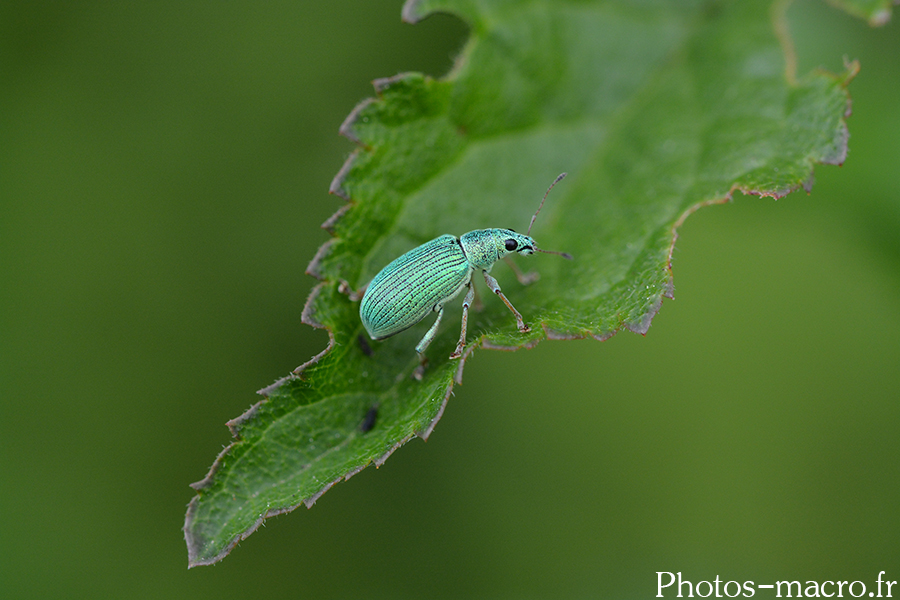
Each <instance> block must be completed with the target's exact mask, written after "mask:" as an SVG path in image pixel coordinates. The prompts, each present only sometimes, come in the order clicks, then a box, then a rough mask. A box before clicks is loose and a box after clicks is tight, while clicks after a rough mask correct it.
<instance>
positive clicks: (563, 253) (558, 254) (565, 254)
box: [535, 248, 572, 260]
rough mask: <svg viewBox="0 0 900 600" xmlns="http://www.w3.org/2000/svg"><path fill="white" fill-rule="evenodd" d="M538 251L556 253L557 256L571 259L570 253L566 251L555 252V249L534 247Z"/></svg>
mask: <svg viewBox="0 0 900 600" xmlns="http://www.w3.org/2000/svg"><path fill="white" fill-rule="evenodd" d="M535 250H537V251H538V252H543V253H544V254H556V255H557V256H562V257H563V258H565V259H568V260H572V255H571V254H569V253H568V252H557V251H556V250H541V249H540V248H535Z"/></svg>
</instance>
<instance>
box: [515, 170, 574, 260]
mask: <svg viewBox="0 0 900 600" xmlns="http://www.w3.org/2000/svg"><path fill="white" fill-rule="evenodd" d="M565 176H566V173H560V174H559V177H557V178H556V179H554V180H553V183H551V184H550V187H548V188H547V192H546V193H545V194H544V197H543V198H541V205H540V206H538V209H537V210H536V211H534V216H533V217H531V223H530V224H529V225H528V233H526V234H525V235H531V228H532V227H534V220H535V219H537V216H538V213H539V212H541V209H542V208H544V200H546V199H547V194H549V193H550V190H552V189H553V186H554V185H556V184H557V183H559V182H560V181H562V178H563V177H565ZM569 258H571V257H569Z"/></svg>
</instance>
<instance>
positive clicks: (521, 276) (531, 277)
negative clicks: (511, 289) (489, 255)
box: [503, 256, 541, 285]
mask: <svg viewBox="0 0 900 600" xmlns="http://www.w3.org/2000/svg"><path fill="white" fill-rule="evenodd" d="M503 261H504V262H505V263H506V264H507V265H509V268H510V269H512V272H513V273H515V274H516V279H518V280H519V283H521V284H522V285H528V284H531V283H534V282H535V281H537V280H538V279H540V278H541V274H540V273H538V272H537V271H528V272H527V273H523V272H522V269H520V268H519V266H518V265H517V264H516V263H515V262H513V260H512V259H511V258H510V257H508V256H504V257H503Z"/></svg>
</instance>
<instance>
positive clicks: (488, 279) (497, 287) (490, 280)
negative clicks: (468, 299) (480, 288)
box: [482, 271, 531, 333]
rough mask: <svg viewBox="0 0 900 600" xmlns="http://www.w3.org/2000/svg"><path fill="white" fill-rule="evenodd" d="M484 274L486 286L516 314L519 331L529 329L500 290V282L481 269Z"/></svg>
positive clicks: (524, 331) (525, 331)
mask: <svg viewBox="0 0 900 600" xmlns="http://www.w3.org/2000/svg"><path fill="white" fill-rule="evenodd" d="M482 273H483V274H484V280H485V281H486V282H487V284H488V287H489V288H491V291H492V292H494V293H495V294H497V295H498V296H500V299H501V300H503V303H504V304H506V307H507V308H508V309H509V310H511V311H512V314H514V315H515V316H516V326H517V327H518V328H519V331H521V332H522V333H528V332H529V331H531V327H529V326H528V325H526V324H525V321H524V320H523V319H522V315H520V314H519V311H517V310H516V307H515V306H513V305H512V302H510V301H509V300H507V299H506V296H504V295H503V292H502V291H501V290H500V284H499V283H497V280H496V279H494V278H493V277H491V276H490V274H489V273H488V272H487V271H482Z"/></svg>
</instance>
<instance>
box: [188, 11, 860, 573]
mask: <svg viewBox="0 0 900 600" xmlns="http://www.w3.org/2000/svg"><path fill="white" fill-rule="evenodd" d="M421 4H422V2H421V1H420V0H408V1H407V2H406V4H405V6H404V8H403V19H404V20H405V21H407V22H410V23H415V22H417V21H419V20H421V19H422V18H424V17H425V16H427V14H428V12H427V11H422V10H421ZM779 5H780V6H779ZM776 7H777V8H776V9H775V10H774V11H773V22H774V26H775V29H776V32H777V34H778V37H779V38H780V39H781V42H782V48H783V50H784V53H785V56H786V58H787V60H786V63H787V64H786V72H785V77H786V79H787V81H788V83H789V84H790V85H792V86H793V85H795V84H796V80H795V73H794V68H795V66H794V65H795V64H796V61H795V59H794V55H793V47H792V45H791V43H790V38H789V37H788V36H787V35H781V34H784V33H786V28H784V12H783V5H782V4H781V3H776ZM460 16H462V17H463V18H465V15H460ZM858 71H859V64H858V63H857V62H856V61H853V62H851V63H848V64H847V65H846V71H845V73H844V74H842V75H841V76H838V75H834V74H828V75H829V76H830V77H833V78H834V79H835V80H836V81H837V82H838V83H839V84H840V86H841V87H842V88H844V89H846V86H847V84H849V82H850V81H851V80H852V79H853V78H854V77H855V75H856V74H857V73H858ZM403 77H404V75H398V76H396V77H391V78H385V79H379V80H376V81H374V82H373V85H374V87H375V91H376V94H377V95H378V96H380V95H381V92H382V91H383V90H384V89H386V88H387V87H389V86H390V84H391V83H392V82H393V81H397V80H399V79H402V78H403ZM379 101H381V100H380V98H378V99H376V98H369V99H367V100H364V101H363V102H361V103H360V104H358V105H357V106H356V107H355V108H354V109H353V111H351V113H350V114H349V115H348V116H347V118H346V119H345V120H344V122H343V123H342V124H341V127H340V129H339V132H340V134H341V135H343V136H345V137H347V138H348V139H350V140H352V141H353V142H355V143H356V144H357V145H358V147H357V148H356V150H354V151H353V152H352V153H351V155H350V156H349V157H348V158H347V160H346V161H345V163H344V165H343V166H342V167H341V169H340V171H339V172H338V173H337V175H336V176H335V177H334V180H333V181H332V183H331V185H330V187H329V193H331V194H334V195H337V196H339V197H341V198H343V199H345V200H346V201H347V204H345V205H344V206H342V207H341V208H340V209H338V210H337V212H335V213H334V215H332V216H331V217H330V218H329V219H328V220H326V221H325V222H324V223H323V224H322V227H323V228H324V229H325V230H326V231H328V232H329V233H331V234H332V235H333V232H334V226H335V224H336V223H337V222H338V221H339V220H340V219H341V218H342V217H343V216H344V215H345V214H346V213H347V212H349V211H350V210H352V208H353V206H354V204H355V203H354V202H353V199H352V198H351V197H350V194H349V193H348V192H347V191H346V190H345V189H344V188H343V185H342V184H343V181H344V178H345V177H346V175H347V173H348V172H349V171H350V168H351V167H352V165H353V161H354V160H356V158H357V157H358V156H359V153H360V152H366V151H368V150H369V148H368V147H366V146H365V144H363V143H362V142H361V141H360V140H359V138H358V137H357V136H356V135H355V132H354V129H353V125H354V123H355V121H356V118H357V117H358V115H359V114H360V113H361V112H362V111H363V110H364V109H365V108H366V107H367V106H369V105H370V104H372V103H373V102H379ZM850 112H851V102H850V98H849V95H848V96H847V108H846V111H845V113H844V119H846V118H847V117H849V116H850ZM842 125H843V127H842V133H841V135H839V136H838V139H836V140H835V142H836V143H835V146H834V149H835V153H834V154H833V155H830V156H825V157H821V158H820V159H819V160H817V161H815V162H818V163H822V164H835V165H840V164H842V163H843V162H844V160H845V158H846V155H847V139H848V134H847V127H846V122H845V121H844V120H843V119H842ZM812 183H813V173H812V165H810V176H809V178H808V179H807V180H806V181H805V182H803V183H802V184H801V185H797V186H793V187H791V188H789V189H783V190H774V191H773V190H760V189H750V188H743V187H740V186H737V185H735V186H733V187H732V188H731V190H729V192H728V194H726V195H725V196H723V197H721V198H717V199H712V200H707V201H703V202H698V203H696V204H694V205H692V206H691V207H690V208H688V209H687V210H685V211H684V212H683V213H682V214H681V215H680V216H679V218H678V219H677V220H676V221H675V223H674V224H673V226H672V229H671V242H670V244H669V249H668V261H667V265H666V270H667V272H668V282H667V284H666V286H665V289H664V290H663V292H662V294H661V295H660V297H659V299H658V301H657V302H655V303H654V305H653V306H652V307H651V308H650V310H648V311H647V313H645V314H644V315H642V316H641V318H639V319H637V320H635V321H627V320H626V319H625V318H622V319H621V320H620V321H619V324H618V326H616V327H615V328H613V329H612V330H611V331H609V332H605V333H602V334H598V333H594V332H585V333H583V334H579V333H570V332H559V331H555V330H553V329H550V328H549V327H548V326H547V325H546V323H539V325H540V326H541V328H542V330H543V334H544V338H547V339H555V340H563V339H582V338H585V337H588V336H590V337H593V338H594V339H597V340H599V341H604V340H607V339H609V338H611V337H612V336H614V335H615V334H616V333H618V332H619V331H621V330H622V329H623V328H626V329H628V330H630V331H633V332H635V333H640V334H641V335H646V333H647V331H648V330H649V327H650V324H651V321H652V320H653V318H654V317H655V315H656V314H657V313H658V312H659V309H660V308H661V307H662V301H663V298H664V297H665V298H673V297H674V283H673V281H674V279H673V274H672V253H673V251H674V248H675V241H676V239H677V237H678V228H679V227H680V226H681V224H682V223H684V221H685V220H686V219H687V217H688V216H690V215H691V214H693V213H694V212H695V211H696V210H698V209H700V208H701V207H704V206H708V205H712V204H724V203H727V202H730V201H731V200H732V196H733V193H734V191H735V190H738V191H741V192H743V193H744V194H750V195H758V196H768V197H772V198H775V199H778V198H781V197H783V196H786V195H787V194H789V193H790V192H792V191H795V190H796V189H799V188H800V187H803V188H804V190H806V192H807V193H809V191H810V190H811V188H812ZM335 239H336V238H332V239H331V240H328V241H327V242H326V243H325V244H323V245H322V246H321V247H320V248H319V250H318V252H317V253H316V256H315V257H314V258H313V260H312V261H311V262H310V264H309V266H308V268H307V273H308V274H309V275H312V276H313V277H316V278H317V279H322V277H321V276H320V273H319V270H318V264H319V262H320V261H321V259H322V258H323V257H325V256H326V255H327V254H328V253H329V251H330V249H331V247H332V245H333V244H334V242H335ZM330 285H336V283H335V282H329V281H323V282H322V283H320V284H319V285H317V286H316V287H315V288H314V289H313V290H312V292H311V293H310V295H309V298H308V299H307V301H306V304H305V306H304V309H303V313H302V316H301V321H302V322H303V323H306V324H307V325H310V326H311V327H314V328H316V329H325V330H326V331H327V333H328V338H329V341H328V344H327V346H326V347H325V348H324V349H323V350H322V351H321V352H320V353H318V354H316V355H315V356H313V357H312V358H311V359H310V360H309V361H307V362H305V363H303V364H302V365H300V366H299V367H297V368H296V369H294V370H293V371H292V372H291V374H290V375H288V376H287V377H284V378H282V379H280V380H278V381H276V382H275V383H273V384H271V385H269V386H267V387H265V388H263V389H261V390H259V391H258V392H257V393H259V394H260V395H262V396H264V399H263V400H261V401H259V402H257V403H256V404H254V405H253V406H252V407H251V408H250V409H249V410H247V411H246V412H245V413H243V414H242V415H241V416H239V417H237V418H235V419H232V420H231V421H229V422H228V423H227V425H228V428H229V430H230V431H231V434H232V436H233V437H234V438H235V439H234V441H232V443H231V444H229V445H228V446H227V447H226V448H224V449H223V450H222V451H221V452H220V453H219V455H218V456H217V457H216V460H215V461H214V462H213V465H212V467H211V468H210V470H209V472H208V474H207V475H206V477H204V478H203V479H202V480H200V481H198V482H196V483H193V484H191V487H192V488H194V489H195V490H197V491H198V492H200V491H202V490H203V489H205V488H206V487H208V486H209V485H210V484H211V482H212V479H213V477H214V476H215V474H216V472H217V471H218V469H219V467H220V465H221V464H222V462H223V461H224V460H225V458H226V457H227V455H228V454H229V452H230V451H231V450H232V448H233V447H234V446H235V444H238V443H240V442H241V439H240V432H241V428H242V425H243V424H244V423H246V422H247V421H249V420H250V419H252V418H253V417H254V416H255V415H256V413H257V412H258V410H259V407H260V406H261V405H262V403H264V402H267V401H268V397H269V395H271V394H272V392H274V391H275V390H276V389H277V388H279V387H280V386H281V385H283V384H284V383H285V382H287V381H289V380H292V379H296V378H301V379H302V378H303V373H304V371H305V370H306V369H307V368H308V367H310V366H312V365H314V364H316V363H317V362H319V361H320V360H322V358H323V357H325V356H326V355H327V354H328V353H329V352H331V350H332V349H333V348H334V347H335V337H334V333H333V332H332V331H331V330H330V329H329V328H328V327H326V326H325V325H323V324H322V323H320V322H319V321H318V320H317V319H316V318H315V314H314V310H313V306H314V302H315V299H316V298H317V297H318V295H319V294H320V293H321V292H322V290H323V289H325V287H326V286H330ZM541 339H542V338H540V337H538V338H534V339H531V340H528V341H526V342H523V343H522V344H519V345H515V346H500V345H495V344H492V343H491V342H490V341H488V340H487V339H486V336H485V335H483V334H482V335H481V336H479V337H478V338H476V339H475V340H473V341H472V342H470V343H469V344H467V346H466V348H465V350H464V352H463V355H462V357H461V358H460V359H459V363H458V366H457V369H456V372H455V374H454V377H453V382H452V383H451V385H449V386H448V388H447V390H446V393H445V394H444V398H443V401H442V402H441V406H440V409H439V410H438V412H437V414H436V415H435V417H434V418H433V419H432V420H431V422H430V423H429V424H428V426H427V427H425V428H424V429H423V430H421V431H418V432H416V433H415V434H413V435H409V436H407V437H405V438H403V439H401V440H399V441H397V442H396V443H395V444H394V445H393V446H391V447H390V448H389V449H388V450H387V451H386V452H385V453H384V454H382V455H381V456H379V457H378V458H376V459H374V460H373V461H372V462H371V463H369V464H373V463H374V464H375V466H376V467H380V466H381V465H382V464H384V462H385V461H386V460H387V458H388V457H389V456H390V455H391V454H393V453H394V451H396V450H397V449H398V448H400V447H401V446H403V445H404V444H405V443H406V442H408V441H409V440H411V439H412V438H413V437H421V438H423V439H427V438H428V437H429V436H430V435H431V432H432V431H433V430H434V427H435V425H436V424H437V422H438V421H439V420H440V419H441V416H442V415H443V413H444V409H445V408H446V405H447V401H448V400H449V398H450V396H451V395H452V394H453V387H454V384H455V385H461V384H462V377H463V370H464V367H465V363H466V360H467V359H468V358H469V356H470V355H471V354H472V352H474V351H475V349H476V348H478V347H484V348H487V349H493V350H506V351H515V350H518V349H520V348H533V347H534V346H536V345H537V344H538V343H539V342H540V341H541ZM367 466H368V464H365V465H361V466H359V467H357V468H355V469H354V470H352V471H350V472H348V473H346V474H345V475H343V476H340V477H337V478H335V479H334V480H332V481H330V482H328V483H325V484H324V485H323V486H322V487H321V488H320V489H319V491H317V492H316V493H315V494H313V495H311V496H310V497H308V498H305V499H301V501H300V502H298V503H297V504H295V505H292V506H288V507H282V508H278V509H271V510H267V511H266V512H265V513H263V514H261V515H260V516H259V518H258V519H257V520H256V521H255V522H254V523H253V525H252V526H251V527H249V528H247V529H246V530H244V531H243V532H241V533H240V534H239V535H236V536H235V537H234V539H232V540H231V541H230V542H229V543H228V544H227V545H226V546H225V547H224V548H223V550H222V551H221V552H219V553H218V554H217V555H215V556H213V557H207V558H202V559H201V558H200V557H199V555H198V550H199V549H200V548H201V547H202V543H203V541H202V540H197V539H194V536H193V534H192V532H191V529H190V523H191V521H192V519H193V516H194V513H195V511H196V510H197V506H198V503H199V500H200V498H201V496H200V495H199V494H198V495H196V496H194V498H193V499H191V501H190V503H189V504H188V509H187V513H186V515H185V525H184V535H185V542H186V543H187V547H188V566H189V568H190V567H195V566H200V565H209V564H213V563H216V562H218V561H219V560H221V559H222V558H224V557H225V556H226V555H228V554H229V553H230V552H231V550H232V549H233V548H234V547H235V546H236V545H237V544H239V543H240V542H241V541H242V540H244V539H246V538H247V537H248V536H250V535H251V534H252V533H253V532H254V531H256V529H258V528H259V526H260V525H262V523H263V522H264V521H265V520H266V519H267V518H269V517H273V516H277V515H280V514H284V513H287V512H291V511H293V510H294V509H296V508H298V507H299V506H300V505H305V506H306V507H307V508H309V507H311V506H312V505H313V504H315V502H316V501H317V500H318V499H319V498H320V497H321V496H322V494H324V493H325V492H326V491H328V490H329V489H330V488H331V487H332V486H333V485H335V484H336V483H338V482H340V481H342V480H348V479H350V478H351V477H352V476H353V475H355V474H357V473H359V472H360V471H362V470H363V469H365V468H366V467H367Z"/></svg>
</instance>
